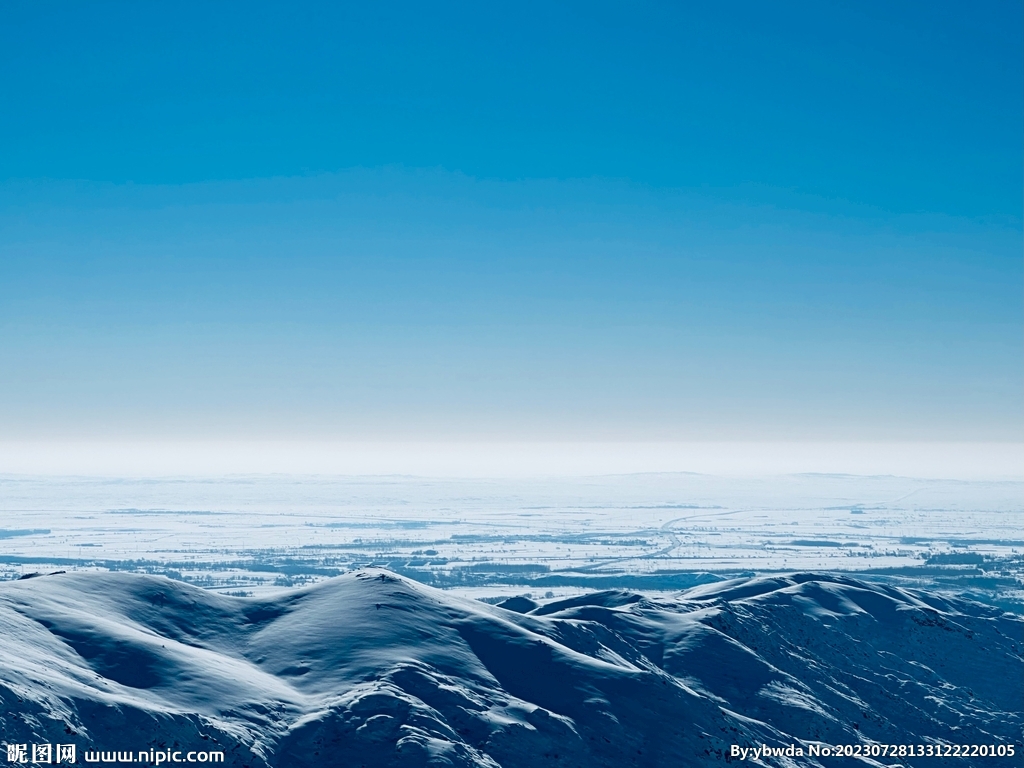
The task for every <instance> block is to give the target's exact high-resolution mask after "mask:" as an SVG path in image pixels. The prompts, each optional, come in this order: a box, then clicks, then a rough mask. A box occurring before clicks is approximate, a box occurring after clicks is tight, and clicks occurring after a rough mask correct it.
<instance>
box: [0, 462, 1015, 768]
mask: <svg viewBox="0 0 1024 768" xmlns="http://www.w3.org/2000/svg"><path fill="white" fill-rule="evenodd" d="M1022 491H1024V486H1022V484H1021V483H1020V482H1010V481H1006V482H997V481H981V480H977V481H970V482H967V481H936V480H915V479H908V478H900V477H855V476H843V475H792V476H777V477H773V478H762V479H756V478H754V479H736V478H728V479H727V478H719V477H713V476H708V475H688V474H678V473H671V474H646V475H618V476H602V477H593V478H579V477H576V478H567V479H562V480H556V479H546V480H527V479H517V480H482V479H476V480H458V481H456V480H441V479H417V478H412V477H363V478H332V477H302V476H285V475H278V476H235V477H227V478H197V477H192V478H189V477H183V478H175V479H160V480H145V479H96V478H40V477H32V476H7V477H3V478H2V479H0V505H2V507H0V573H2V574H3V578H4V583H2V584H0V635H2V636H0V742H7V743H25V744H33V743H54V744H55V743H68V742H73V743H76V744H77V745H78V749H79V762H82V755H83V754H84V750H85V749H87V748H93V747H95V748H98V749H122V750H127V749H132V750H143V749H148V748H150V747H152V748H161V745H165V746H166V745H169V744H179V745H182V748H194V749H214V748H216V749H223V750H224V751H225V753H226V755H227V762H228V763H229V764H234V765H250V766H260V765H273V766H295V765H313V764H325V765H344V766H349V765H381V766H391V765H396V766H397V765H467V766H468V765H477V766H495V765H501V766H538V765H559V766H590V765H601V766H618V765H641V766H643V765H656V766H660V765H672V766H676V765H695V764H703V763H706V762H721V761H724V760H726V758H727V756H728V755H729V751H730V749H731V747H732V745H734V744H735V745H739V746H744V747H752V746H757V745H761V744H767V745H770V746H774V747H780V746H782V747H784V746H786V745H789V744H794V745H797V746H800V747H801V748H802V749H803V751H804V754H803V756H795V755H794V756H790V757H785V756H783V757H769V758H767V759H766V760H765V762H767V763H769V764H773V765H783V764H801V765H802V764H807V765H814V764H822V765H839V764H849V763H850V758H834V757H819V756H813V755H811V754H810V750H811V747H812V746H814V745H816V744H817V745H819V746H820V744H821V743H827V744H832V745H836V744H849V745H861V748H862V749H864V748H874V749H875V751H876V752H877V751H878V750H879V749H881V748H882V747H883V746H884V745H886V744H904V745H910V744H912V745H918V744H920V745H933V747H934V745H937V744H943V743H945V744H968V745H979V746H980V745H982V744H984V745H988V746H987V747H986V750H988V748H991V749H992V750H997V749H999V750H1002V751H1003V752H1005V751H1006V749H1007V748H1008V747H1009V746H1010V745H1016V746H1015V757H1014V758H1010V757H1005V756H1004V757H1001V758H1000V757H987V756H986V757H982V756H981V755H976V756H972V757H967V758H957V760H956V762H957V764H959V765H996V764H1006V765H1015V764H1019V760H1020V759H1021V755H1022V754H1024V751H1022V747H1021V742H1022V730H1021V729H1022V725H1024V721H1022V715H1021V711H1022V707H1021V702H1022V701H1024V656H1022V654H1024V620H1022V613H1024V610H1022V605H1024V589H1022V579H1024V533H1022V531H1021V524H1020V521H1021V519H1022V515H1021V512H1022V510H1021V506H1022V503H1021V502H1022V496H1024V494H1022ZM55 571H63V572H64V573H53V572H55ZM33 574H41V575H38V576H32V575H33ZM30 576H31V578H25V577H30ZM167 577H169V578H167ZM513 596H515V599H512V600H509V601H508V602H506V603H504V605H503V606H498V605H494V603H497V602H499V601H500V600H502V599H505V598H510V597H513ZM473 598H480V599H473ZM0 754H2V753H0ZM935 760H936V758H934V757H931V758H929V757H920V758H914V757H907V756H905V755H899V754H898V755H896V756H895V757H893V756H882V755H878V756H875V757H869V758H867V759H866V762H867V763H868V764H881V765H933V764H934V761H935Z"/></svg>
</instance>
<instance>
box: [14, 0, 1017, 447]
mask: <svg viewBox="0 0 1024 768" xmlns="http://www.w3.org/2000/svg"><path fill="white" fill-rule="evenodd" d="M1021 26H1022V3H1021V2H999V1H997V0H993V2H988V3H984V4H980V5H978V4H975V5H970V6H969V5H967V4H964V3H941V2H939V3H937V2H929V3H891V2H887V3H871V2H857V3H853V2H850V3H837V2H813V3H812V2H807V3H790V2H785V3H772V4H766V3H756V2H750V3H744V2H732V3H714V4H706V3H703V4H696V3H694V4H683V3H629V4H623V3H586V4H583V3H579V4H571V3H565V4H552V3H536V4H531V3H523V2H519V3H514V4H513V3H504V4H503V3H485V4H480V3H464V4H460V3H447V4H444V5H443V7H437V6H429V5H425V4H403V3H373V4H366V3H360V4H355V3H351V4H340V3H331V4H326V3H325V4H318V3H303V4H297V3H290V4H284V3H278V4H266V3H259V2H248V3H244V4H243V3H228V2H225V3H217V4H209V3H188V2H182V3H175V4H155V3H152V4H151V3H128V2H125V3H99V2H97V3H89V4H84V5H83V4H73V3H47V2H24V3H17V2H14V3H8V4H5V7H4V22H3V24H2V25H0V104H2V105H3V107H2V109H3V116H2V119H0V146H2V147H3V152H2V153H0V442H3V441H7V442H10V441H43V442H44V443H45V442H46V441H53V442H60V441H76V440H107V441H118V440H120V441H152V440H157V441H159V440H171V441H196V440H199V441H202V440H222V441H243V442H244V441H247V440H248V441H266V440H287V441H303V440H324V441H367V440H369V441H374V440H380V441H467V440H468V441H474V440H476V441H488V442H491V443H494V442H498V443H500V442H502V441H518V442H520V443H524V442H525V443H530V442H531V441H532V442H544V441H555V442H558V441H596V442H601V443H602V444H605V443H615V442H617V441H639V442H645V443H660V442H678V441H717V442H722V441H724V442H729V441H739V442H751V441H753V442H757V441H767V442H769V443H772V444H775V443H778V442H779V441H782V442H791V441H826V442H829V443H837V442H838V443H842V442H867V443H899V442H910V443H922V442H943V441H945V442H957V441H966V442H987V443H1007V442H1015V443H1019V442H1021V441H1022V440H1024V263H1022V255H1021V254H1022V249H1021V246H1022V200H1024V196H1022V149H1021V147H1022V141H1021V139H1022V129H1024V103H1022V98H1024V97H1022V93H1024V79H1022V62H1024V54H1022V44H1021V35H1020V29H1021Z"/></svg>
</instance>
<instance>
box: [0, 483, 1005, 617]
mask: <svg viewBox="0 0 1024 768" xmlns="http://www.w3.org/2000/svg"><path fill="white" fill-rule="evenodd" d="M1022 505H1024V484H1022V483H1021V482H1015V481H1003V482H997V481H982V480H976V481H953V480H917V479H909V478H901V477H858V476H849V475H811V474H805V475H789V476H774V477H766V478H748V479H738V478H723V477H714V476H709V475H696V474H683V473H665V474H633V475H615V476H601V477H591V478H586V477H582V478H581V477H570V478H564V479H543V480H540V479H538V480H530V479H524V478H519V479H504V480H483V479H473V480H444V479H423V478H414V477H401V476H394V477H323V476H320V477H318V476H308V477H304V476H291V475H269V476H268V475H262V476H260V475H256V476H234V477H222V478H210V477H181V478H172V479H167V478H164V479H138V478H130V479H129V478H125V479H98V478H52V477H46V478H43V477H32V476H20V477H19V476H6V477H0V579H15V578H18V577H20V576H22V575H24V574H26V573H32V572H36V571H48V570H57V569H101V570H105V569H116V570H130V571H138V572H143V573H152V574H165V575H169V576H171V577H172V578H175V579H180V580H184V581H187V582H190V583H193V584H197V585H200V586H203V587H206V588H209V589H214V590H219V591H229V592H237V593H246V594H254V595H262V594H266V593H268V591H272V590H275V589H280V588H286V587H293V586H297V585H302V584H306V583H310V582H316V581H319V580H322V579H324V578H328V577H330V576H334V575H337V574H340V573H344V572H346V571H350V570H352V569H356V568H362V567H367V566H380V567H387V568H389V569H391V570H393V571H396V572H398V573H402V574H404V575H406V576H409V577H410V578H413V579H415V580H418V581H421V582H424V583H427V584H432V585H435V586H439V587H444V588H449V589H455V590H459V591H461V592H462V593H463V594H466V595H471V596H474V597H483V598H486V597H491V598H494V599H497V598H499V597H501V596H507V595H513V594H525V593H529V594H530V595H532V596H534V597H539V596H544V595H547V594H548V593H550V594H551V596H564V595H568V594H577V593H579V592H581V591H587V590H591V589H605V588H631V589H655V590H673V589H680V588H684V587H688V586H692V585H693V584H695V583H700V582H702V581H707V580H711V579H713V578H716V577H718V578H721V577H729V576H735V575H743V574H755V573H767V572H777V571H806V570H827V571H832V572H834V571H856V572H859V573H860V574H861V575H862V576H865V577H871V578H874V577H877V578H882V579H886V580H889V581H895V582H896V583H903V584H907V585H911V586H915V585H916V586H926V587H929V588H939V589H944V588H949V589H954V590H957V591H965V590H966V591H968V592H970V593H972V594H974V595H975V596H976V597H979V598H981V599H986V600H989V601H996V602H997V603H998V604H1000V605H1003V606H1004V607H1010V608H1014V609H1020V608H1021V606H1024V591H1022V587H1021V581H1022V578H1024V530H1022V526H1021V520H1022V519H1024V510H1022Z"/></svg>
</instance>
